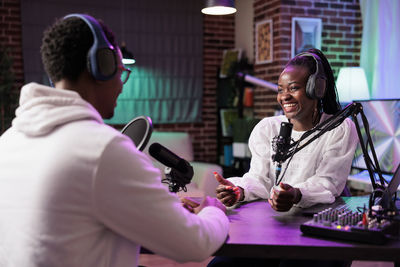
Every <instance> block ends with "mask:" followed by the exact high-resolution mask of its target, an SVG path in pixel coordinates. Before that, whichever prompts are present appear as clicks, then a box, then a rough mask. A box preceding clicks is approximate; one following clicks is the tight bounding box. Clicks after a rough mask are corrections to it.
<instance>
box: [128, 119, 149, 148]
mask: <svg viewBox="0 0 400 267" xmlns="http://www.w3.org/2000/svg"><path fill="white" fill-rule="evenodd" d="M121 132H122V133H123V134H125V135H127V136H129V137H130V138H131V140H132V141H133V143H134V144H135V145H136V147H137V149H138V150H140V151H143V149H144V148H145V147H146V145H147V143H148V142H149V140H150V136H151V134H152V132H153V123H152V122H151V119H150V118H149V117H147V116H139V117H136V118H134V119H133V120H131V121H130V122H129V123H128V124H127V125H125V127H124V128H123V129H122V130H121Z"/></svg>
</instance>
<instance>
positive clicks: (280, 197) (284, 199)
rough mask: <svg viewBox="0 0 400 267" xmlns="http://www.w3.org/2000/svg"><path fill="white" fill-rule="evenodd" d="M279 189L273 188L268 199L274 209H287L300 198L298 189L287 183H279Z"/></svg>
mask: <svg viewBox="0 0 400 267" xmlns="http://www.w3.org/2000/svg"><path fill="white" fill-rule="evenodd" d="M279 186H280V188H279V189H275V188H274V189H273V190H272V195H271V197H270V199H268V202H269V204H271V207H272V208H273V209H274V210H276V211H288V210H290V209H291V208H292V206H293V205H294V204H296V203H299V201H300V199H301V192H300V189H298V188H295V187H292V186H291V185H289V184H284V183H280V184H279Z"/></svg>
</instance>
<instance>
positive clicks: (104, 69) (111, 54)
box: [64, 14, 118, 81]
mask: <svg viewBox="0 0 400 267" xmlns="http://www.w3.org/2000/svg"><path fill="white" fill-rule="evenodd" d="M73 17H75V18H80V19H82V20H83V21H84V22H85V23H86V24H87V25H88V26H89V28H90V31H91V32H92V35H93V45H92V47H90V49H89V51H88V53H87V68H88V70H89V72H90V73H91V74H92V76H93V78H95V79H96V80H100V81H107V80H110V79H112V77H114V75H115V74H116V73H117V69H118V60H117V58H118V57H117V51H116V47H114V46H113V45H112V44H110V42H109V41H108V40H107V38H106V36H105V34H104V31H103V30H102V28H101V26H100V24H99V23H98V22H97V20H96V19H95V18H93V17H91V16H89V15H84V14H70V15H67V16H65V17H64V19H67V18H73Z"/></svg>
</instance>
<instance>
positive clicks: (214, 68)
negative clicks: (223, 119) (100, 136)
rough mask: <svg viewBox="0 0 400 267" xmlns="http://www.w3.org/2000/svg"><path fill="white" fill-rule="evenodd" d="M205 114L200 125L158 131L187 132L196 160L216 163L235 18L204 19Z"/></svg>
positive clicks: (205, 16) (189, 124)
mask: <svg viewBox="0 0 400 267" xmlns="http://www.w3.org/2000/svg"><path fill="white" fill-rule="evenodd" d="M203 23H204V24H203V34H204V39H203V60H204V62H203V70H204V72H203V84H204V91H203V110H202V122H201V123H188V124H164V125H155V129H156V130H163V131H184V132H188V133H190V135H191V137H192V140H193V148H194V152H195V153H194V157H195V160H199V161H205V162H217V122H218V117H217V98H216V95H217V79H218V69H219V66H220V65H221V60H222V53H223V50H225V49H230V48H233V47H234V45H235V36H234V32H235V31H234V27H235V17H234V15H228V16H210V15H204V16H203Z"/></svg>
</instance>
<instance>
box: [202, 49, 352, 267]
mask: <svg viewBox="0 0 400 267" xmlns="http://www.w3.org/2000/svg"><path fill="white" fill-rule="evenodd" d="M277 101H278V103H279V104H280V106H281V107H282V110H283V112H284V115H281V116H275V117H268V118H264V119H263V120H261V121H260V122H259V123H258V124H257V125H256V126H255V127H254V129H253V131H252V133H251V135H250V138H249V148H250V151H251V154H252V158H251V164H250V170H249V171H248V172H247V173H246V174H244V175H243V177H232V178H229V179H224V178H223V177H221V176H220V175H219V174H218V173H214V174H215V177H216V179H217V180H218V181H219V183H220V185H218V187H217V189H216V192H217V198H218V199H219V200H220V201H221V202H222V203H223V204H224V205H226V206H233V205H235V204H236V203H238V202H239V201H250V200H255V199H268V201H269V203H270V204H271V207H272V208H273V209H275V210H277V211H287V210H289V209H290V208H291V207H292V206H293V205H297V206H299V207H310V206H312V205H314V204H317V203H333V202H334V201H335V197H337V196H339V195H340V194H341V192H342V191H343V189H344V187H345V184H346V179H347V177H348V174H349V172H350V168H351V162H352V159H353V156H354V151H355V149H356V145H357V142H358V137H357V133H356V129H355V126H354V123H353V122H352V121H351V120H350V119H345V120H344V121H343V122H342V123H341V124H340V125H339V126H338V127H336V128H334V129H333V130H331V131H328V132H326V133H325V134H323V135H322V136H320V137H318V138H317V139H315V140H314V141H313V142H311V143H310V144H308V145H307V146H305V147H304V148H303V149H301V150H299V151H298V152H297V153H295V154H294V155H293V157H292V158H291V159H287V160H286V161H284V162H283V163H282V168H281V169H282V171H281V172H279V171H278V172H276V167H277V166H276V163H275V162H274V160H273V159H272V158H273V155H274V154H275V153H276V151H274V146H275V148H276V137H277V136H278V135H279V133H280V128H281V123H282V122H290V123H291V124H292V125H293V130H292V133H291V138H292V139H293V141H292V142H295V141H298V140H299V139H300V138H301V136H302V135H303V134H304V133H305V132H306V131H309V130H311V129H313V128H314V127H315V126H316V125H318V124H319V123H322V122H323V121H325V120H327V119H328V118H330V117H331V116H332V115H333V114H335V113H337V112H338V111H340V109H341V108H340V105H339V103H338V97H337V93H336V88H335V81H334V77H333V72H332V69H331V67H330V65H329V62H328V60H327V59H326V57H325V56H324V54H323V53H322V52H321V51H319V50H318V49H310V50H308V51H307V52H305V53H301V54H299V55H297V56H295V57H294V58H293V59H291V60H290V61H289V62H288V63H287V65H286V66H285V68H284V70H283V71H282V73H281V74H280V76H279V81H278V94H277ZM314 135H315V133H314V134H311V135H310V136H308V137H307V138H306V139H304V140H302V141H301V142H300V145H301V144H304V143H305V142H307V141H308V140H310V138H312V137H313V136H314ZM274 140H275V141H274ZM275 150H276V149H275ZM282 161H283V160H282ZM276 174H278V175H279V177H276ZM348 264H349V263H348V262H341V261H316V260H274V259H252V258H226V257H216V258H214V259H213V260H212V261H211V262H210V263H209V265H208V266H209V267H211V266H213V267H215V266H219V267H220V266H230V267H232V266H246V267H247V266H253V267H254V266H279V267H289V266H296V267H299V266H324V267H327V266H335V267H336V266H348Z"/></svg>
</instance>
